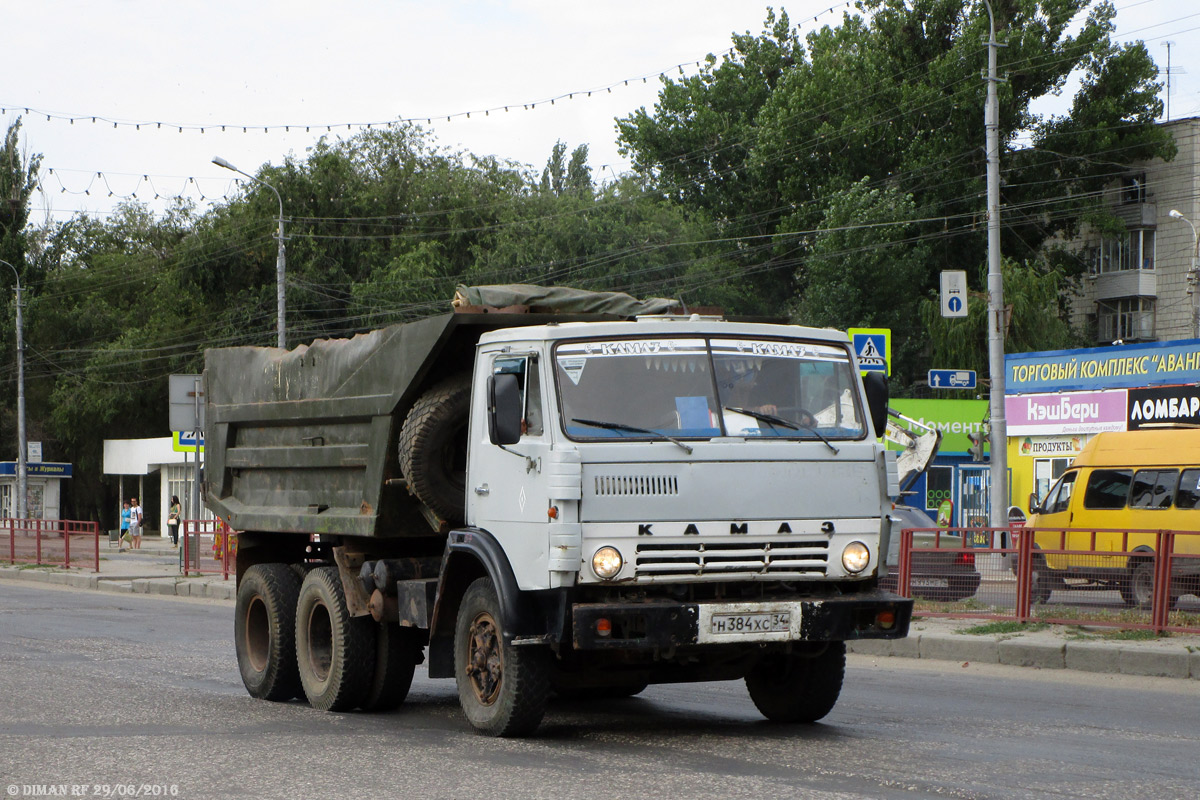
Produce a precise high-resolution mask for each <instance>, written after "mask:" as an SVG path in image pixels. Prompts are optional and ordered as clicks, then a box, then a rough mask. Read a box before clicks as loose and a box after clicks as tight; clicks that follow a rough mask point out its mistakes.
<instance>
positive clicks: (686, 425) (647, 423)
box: [554, 337, 866, 440]
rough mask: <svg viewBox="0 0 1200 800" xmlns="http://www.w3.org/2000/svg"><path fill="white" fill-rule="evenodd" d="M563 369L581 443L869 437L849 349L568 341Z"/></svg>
mask: <svg viewBox="0 0 1200 800" xmlns="http://www.w3.org/2000/svg"><path fill="white" fill-rule="evenodd" d="M554 363H555V380H556V382H557V386H558V394H559V398H560V402H561V404H562V412H563V413H562V419H563V427H564V430H565V431H566V433H567V435H568V436H570V437H571V438H572V439H605V438H614V437H620V438H623V439H634V440H636V439H642V440H647V439H651V440H652V439H655V438H661V436H662V435H665V436H671V437H674V438H676V439H688V438H694V439H711V438H714V437H720V436H731V437H740V438H787V439H822V438H824V439H861V438H862V437H863V436H865V435H866V426H865V425H864V424H863V414H862V411H861V404H860V403H859V397H858V380H857V376H856V375H855V374H854V371H853V365H852V363H851V361H850V356H849V353H848V351H847V350H846V349H845V348H843V347H839V346H836V345H830V344H822V343H816V342H805V341H797V340H775V339H733V338H701V337H695V338H685V337H679V338H657V337H655V338H642V339H611V340H599V341H584V342H563V343H561V344H559V345H558V347H557V348H556V349H555V359H554ZM575 420H587V421H588V422H589V423H596V422H598V423H603V424H604V427H600V426H598V425H596V424H584V423H582V422H578V421H575ZM634 429H639V430H641V431H643V432H644V433H641V434H639V433H638V432H637V431H636V430H634Z"/></svg>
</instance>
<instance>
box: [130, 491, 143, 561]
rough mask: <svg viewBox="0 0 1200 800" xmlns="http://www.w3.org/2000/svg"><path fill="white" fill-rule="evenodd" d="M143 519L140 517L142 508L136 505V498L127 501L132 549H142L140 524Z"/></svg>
mask: <svg viewBox="0 0 1200 800" xmlns="http://www.w3.org/2000/svg"><path fill="white" fill-rule="evenodd" d="M144 522H145V519H144V518H143V517H142V507H141V506H139V505H138V499H137V498H136V497H133V498H130V500H129V534H130V535H131V536H132V537H133V549H134V550H141V549H142V524H143V523H144Z"/></svg>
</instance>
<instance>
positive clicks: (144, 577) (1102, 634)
mask: <svg viewBox="0 0 1200 800" xmlns="http://www.w3.org/2000/svg"><path fill="white" fill-rule="evenodd" d="M204 558H208V559H209V561H208V563H213V562H212V557H211V555H208V554H206V553H203V552H202V553H201V559H204ZM202 563H203V562H202ZM0 580H24V581H32V582H40V583H51V584H59V585H64V586H70V587H73V588H77V589H92V590H97V591H102V592H130V593H135V594H157V595H174V596H177V597H200V598H207V599H210V600H220V601H225V602H228V603H232V602H233V600H234V597H235V594H236V587H235V585H234V580H233V578H232V577H230V579H229V580H223V579H222V578H221V574H220V573H219V572H218V573H216V574H205V575H193V576H191V577H187V578H185V577H183V575H181V574H180V572H179V554H178V550H176V549H175V548H173V547H171V544H170V541H168V540H160V539H150V538H147V539H145V540H143V542H142V548H141V549H140V550H138V551H136V552H129V551H127V552H124V553H118V552H117V550H116V549H115V548H114V549H111V550H108V551H105V550H104V549H103V545H102V548H101V551H100V572H99V573H96V572H93V571H92V570H91V568H90V567H88V568H86V569H76V568H72V569H70V570H64V569H62V568H58V567H32V566H24V567H22V566H7V565H5V566H0ZM987 624H989V623H988V621H987V620H978V619H943V618H928V617H918V618H916V619H914V620H913V623H912V627H911V629H910V632H909V635H908V638H906V639H899V640H895V641H882V640H870V641H860V642H849V643H848V644H847V650H848V651H849V652H850V653H855V654H859V655H862V656H867V657H871V656H874V657H899V658H926V659H936V660H943V661H958V662H963V663H965V662H970V663H977V664H978V663H983V664H1009V665H1012V666H1020V667H1034V668H1040V669H1071V670H1078V671H1082V672H1101V673H1120V674H1123V675H1142V676H1155V677H1167V678H1185V679H1191V680H1200V636H1195V635H1188V634H1174V635H1172V636H1167V637H1162V638H1157V639H1134V638H1126V639H1122V638H1114V635H1117V636H1119V635H1121V634H1119V633H1118V632H1117V631H1116V630H1115V629H1109V628H1100V627H1093V628H1076V627H1067V626H1061V625H1048V626H1044V627H1039V626H1028V628H1025V629H1020V630H1017V631H1011V632H1003V633H983V634H978V633H970V632H969V631H972V630H979V629H980V628H981V627H982V626H984V625H987ZM1009 627H1012V626H1009ZM1126 635H1127V634H1126Z"/></svg>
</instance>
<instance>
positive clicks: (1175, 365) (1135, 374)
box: [1004, 339, 1200, 394]
mask: <svg viewBox="0 0 1200 800" xmlns="http://www.w3.org/2000/svg"><path fill="white" fill-rule="evenodd" d="M1004 371H1005V385H1004V393H1005V394H1022V393H1026V392H1054V391H1076V390H1090V389H1116V388H1130V387H1141V386H1154V385H1162V384H1181V383H1200V340H1196V339H1189V340H1186V341H1182V342H1156V343H1152V344H1145V345H1119V346H1115V347H1089V348H1086V349H1083V350H1053V351H1046V352H1040V353H1011V354H1008V355H1006V356H1005V357H1004Z"/></svg>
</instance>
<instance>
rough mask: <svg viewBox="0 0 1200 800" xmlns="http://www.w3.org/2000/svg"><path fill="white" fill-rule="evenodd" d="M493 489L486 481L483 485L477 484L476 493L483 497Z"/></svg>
mask: <svg viewBox="0 0 1200 800" xmlns="http://www.w3.org/2000/svg"><path fill="white" fill-rule="evenodd" d="M491 491H492V490H491V489H489V488H488V485H487V484H486V483H485V484H483V485H482V486H476V487H475V494H477V495H479V496H481V497H483V496H485V495H487V494H490V493H491Z"/></svg>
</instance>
